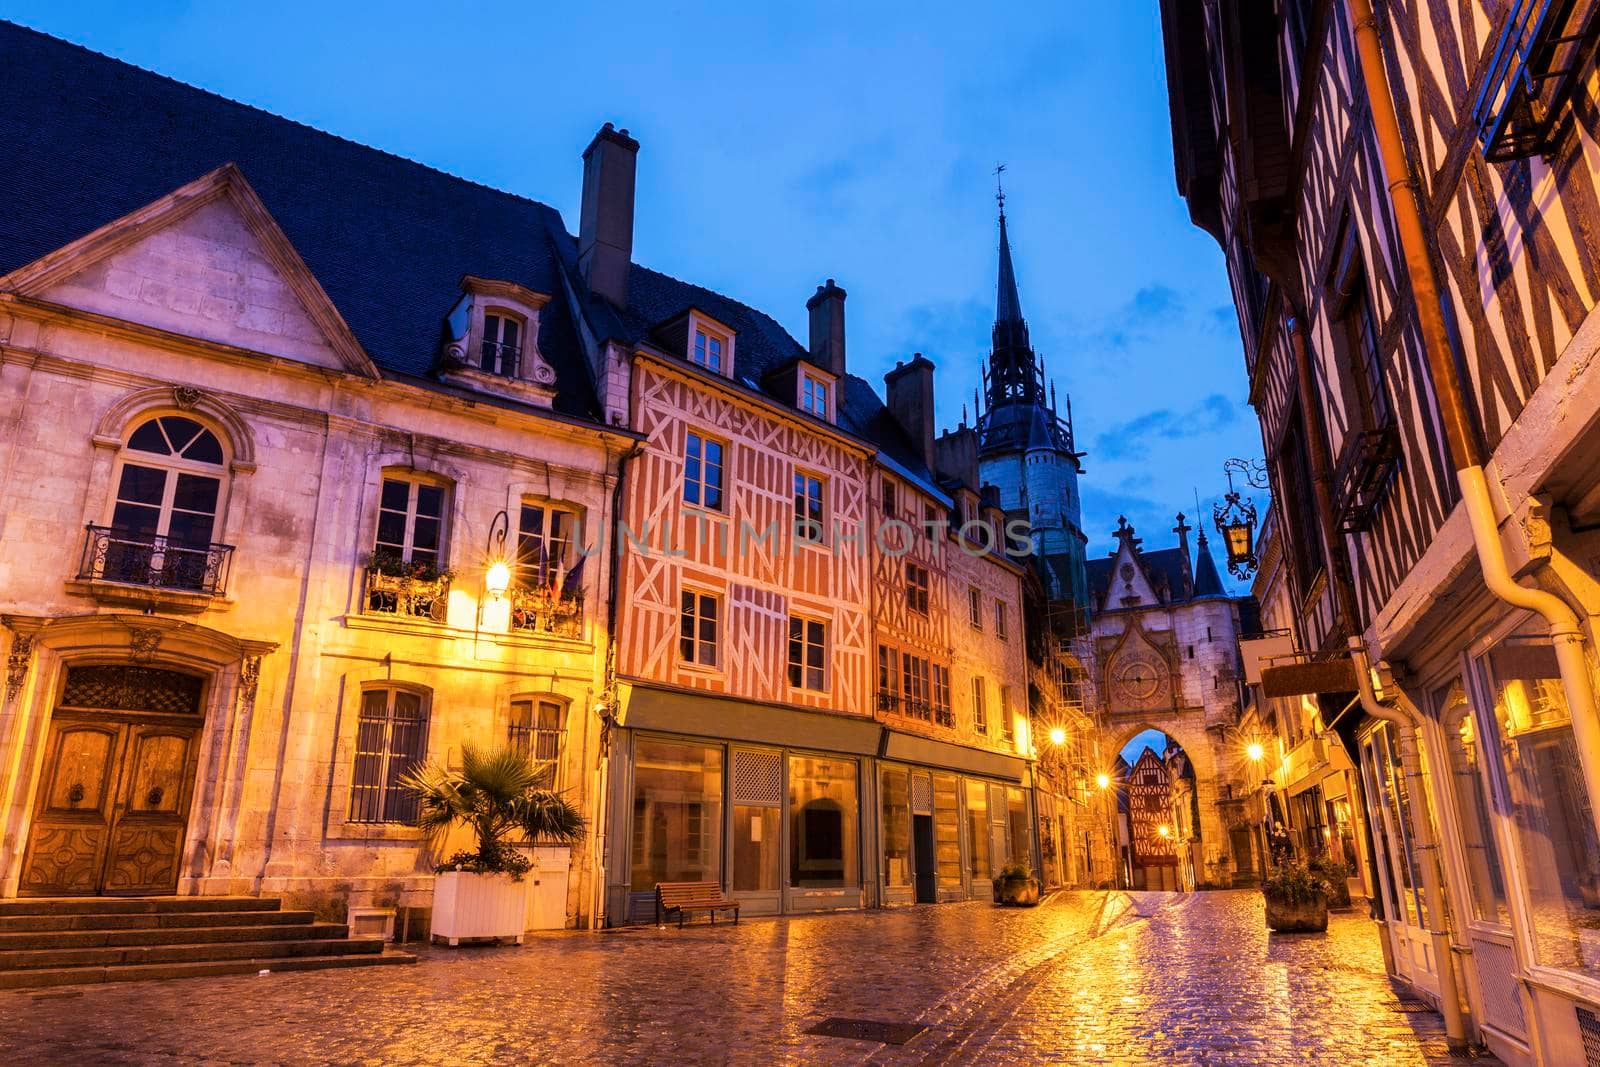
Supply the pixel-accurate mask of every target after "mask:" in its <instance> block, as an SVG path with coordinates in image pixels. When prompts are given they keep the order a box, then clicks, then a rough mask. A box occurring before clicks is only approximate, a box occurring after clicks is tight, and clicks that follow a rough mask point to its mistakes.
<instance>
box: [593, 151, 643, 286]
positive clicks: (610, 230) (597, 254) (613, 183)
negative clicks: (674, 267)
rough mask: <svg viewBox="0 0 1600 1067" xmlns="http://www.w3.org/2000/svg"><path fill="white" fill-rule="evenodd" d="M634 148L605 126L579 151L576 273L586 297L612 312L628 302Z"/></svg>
mask: <svg viewBox="0 0 1600 1067" xmlns="http://www.w3.org/2000/svg"><path fill="white" fill-rule="evenodd" d="M638 155H639V142H638V141H635V140H634V139H633V138H632V137H629V136H628V131H627V130H618V129H615V128H614V127H613V126H612V125H611V123H609V122H608V123H606V124H605V125H604V126H602V127H600V132H599V133H597V134H595V135H594V140H592V141H590V142H589V147H588V148H585V149H584V150H583V208H582V211H581V212H580V216H581V217H580V219H579V224H578V270H579V271H580V272H582V274H583V280H584V282H585V283H586V284H587V285H588V286H589V289H590V291H592V292H596V293H599V294H600V295H601V296H603V297H605V298H606V299H607V300H609V301H611V303H613V304H614V305H616V306H617V307H619V308H620V307H623V306H624V305H626V304H627V302H628V267H629V265H630V264H631V263H632V261H633V181H634V172H635V169H636V163H637V158H638Z"/></svg>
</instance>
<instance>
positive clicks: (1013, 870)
mask: <svg viewBox="0 0 1600 1067" xmlns="http://www.w3.org/2000/svg"><path fill="white" fill-rule="evenodd" d="M994 902H995V903H996V904H1001V905H1005V906H1007V907H1023V908H1029V907H1032V906H1033V905H1035V904H1037V903H1039V879H1037V878H1034V877H1033V876H1032V875H1031V874H1030V873H1029V871H1028V868H1027V866H1026V865H1024V864H1021V863H1011V864H1007V865H1006V866H1004V867H1002V868H1000V873H999V874H997V875H995V876H994Z"/></svg>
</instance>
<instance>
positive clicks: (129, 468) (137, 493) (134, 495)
mask: <svg viewBox="0 0 1600 1067" xmlns="http://www.w3.org/2000/svg"><path fill="white" fill-rule="evenodd" d="M166 491H167V472H166V471H163V470H156V469H155V468H153V467H139V466H135V465H134V464H132V463H129V464H126V465H125V466H123V468H122V480H121V482H119V483H118V485H117V500H118V501H119V502H120V501H128V502H130V503H137V504H151V505H154V506H156V507H159V506H160V505H161V498H162V496H163V495H164V494H165V493H166Z"/></svg>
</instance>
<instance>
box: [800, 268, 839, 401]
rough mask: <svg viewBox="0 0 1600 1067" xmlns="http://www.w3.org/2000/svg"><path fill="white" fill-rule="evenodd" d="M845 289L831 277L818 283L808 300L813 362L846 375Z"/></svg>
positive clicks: (832, 371) (807, 307) (837, 373)
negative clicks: (813, 293)
mask: <svg viewBox="0 0 1600 1067" xmlns="http://www.w3.org/2000/svg"><path fill="white" fill-rule="evenodd" d="M845 295H846V294H845V291H844V290H843V289H841V288H839V287H838V286H837V285H835V284H833V279H832V278H829V279H828V284H826V285H819V286H817V292H816V295H814V296H813V297H812V298H811V299H810V300H807V301H806V310H807V311H809V312H810V313H811V362H813V363H815V364H816V365H817V366H819V367H821V368H822V369H823V370H825V371H828V372H830V373H832V374H836V375H838V376H839V377H841V378H843V377H844V368H845V363H844V298H845Z"/></svg>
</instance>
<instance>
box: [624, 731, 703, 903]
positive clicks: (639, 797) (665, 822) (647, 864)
mask: <svg viewBox="0 0 1600 1067" xmlns="http://www.w3.org/2000/svg"><path fill="white" fill-rule="evenodd" d="M721 858H722V749H720V748H712V747H708V746H704V745H690V744H679V743H676V742H671V741H655V740H650V739H648V738H642V739H640V740H639V741H638V742H637V743H636V744H635V746H634V771H633V872H632V879H631V883H632V889H633V892H635V893H648V892H650V891H652V890H654V889H655V887H656V883H657V882H720V881H721V879H722V863H721Z"/></svg>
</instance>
